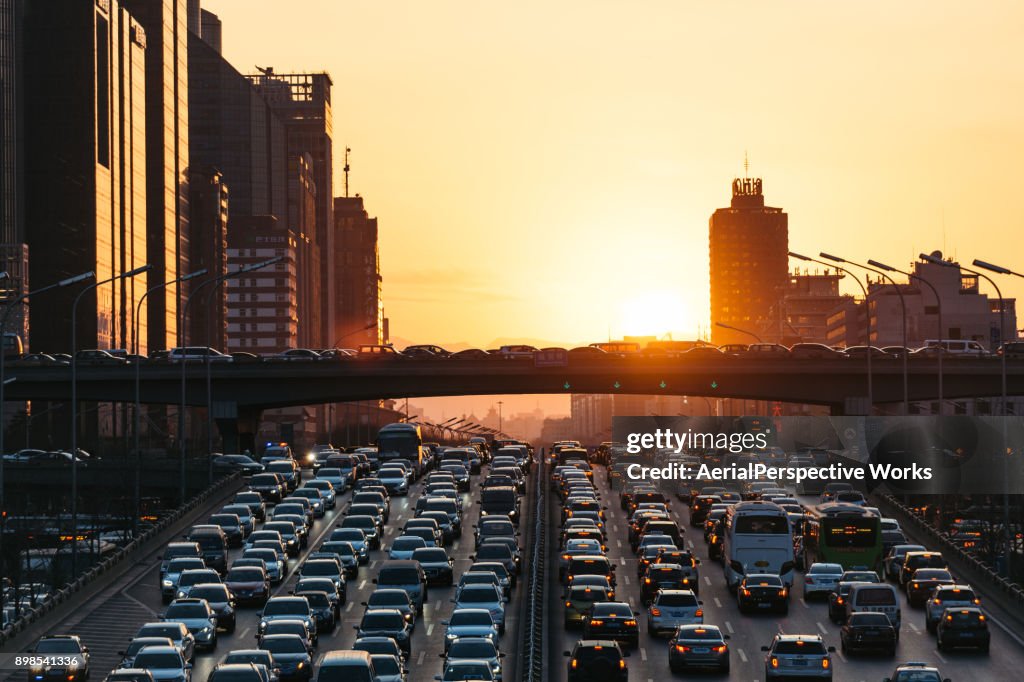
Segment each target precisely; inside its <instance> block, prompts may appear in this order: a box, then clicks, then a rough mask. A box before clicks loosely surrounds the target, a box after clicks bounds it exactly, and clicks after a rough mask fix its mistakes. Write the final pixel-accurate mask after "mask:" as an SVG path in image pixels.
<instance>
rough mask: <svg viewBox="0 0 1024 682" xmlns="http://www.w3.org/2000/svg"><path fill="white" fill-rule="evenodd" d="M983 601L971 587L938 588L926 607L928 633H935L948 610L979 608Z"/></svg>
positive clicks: (952, 586) (944, 586)
mask: <svg viewBox="0 0 1024 682" xmlns="http://www.w3.org/2000/svg"><path fill="white" fill-rule="evenodd" d="M980 603H981V599H979V598H978V595H976V594H975V593H974V590H972V589H971V588H970V586H969V585H942V586H941V587H936V588H935V590H934V591H933V592H932V593H931V596H930V597H929V598H928V601H927V602H925V605H924V624H925V626H927V628H928V632H935V628H936V626H937V625H938V624H939V621H940V620H942V613H943V611H945V610H946V609H959V608H966V607H968V606H977V605H978V604H980Z"/></svg>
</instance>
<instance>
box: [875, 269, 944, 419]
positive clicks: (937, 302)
mask: <svg viewBox="0 0 1024 682" xmlns="http://www.w3.org/2000/svg"><path fill="white" fill-rule="evenodd" d="M868 265H871V266H873V267H876V268H878V269H879V270H886V271H888V272H898V273H900V274H901V275H906V277H907V279H916V280H917V281H918V282H921V283H923V284H925V285H926V286H927V287H928V288H929V289H931V290H932V294H933V295H934V296H935V307H936V309H937V310H938V326H939V336H938V339H939V344H940V345H941V343H942V338H943V337H944V336H945V332H944V331H943V327H942V298H941V297H940V296H939V290H938V289H936V288H935V286H934V285H933V284H932V283H931V282H929V281H928V280H926V279H925V278H924V277H921V275H918V274H915V273H913V272H910V271H905V270H900V269H898V268H894V267H892V266H891V265H886V264H885V263H879V262H878V261H876V260H868ZM943 355H944V353H943V352H942V351H941V349H940V351H939V415H940V416H941V415H942V402H943V401H942V356H943Z"/></svg>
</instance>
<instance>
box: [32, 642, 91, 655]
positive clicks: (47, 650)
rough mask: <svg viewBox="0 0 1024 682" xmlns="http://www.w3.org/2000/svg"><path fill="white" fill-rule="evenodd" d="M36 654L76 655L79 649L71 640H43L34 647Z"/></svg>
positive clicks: (79, 651)
mask: <svg viewBox="0 0 1024 682" xmlns="http://www.w3.org/2000/svg"><path fill="white" fill-rule="evenodd" d="M35 653H37V654H78V653H81V649H79V647H78V643H77V642H75V640H73V639H44V640H42V641H40V642H39V644H38V645H37V646H36V650H35Z"/></svg>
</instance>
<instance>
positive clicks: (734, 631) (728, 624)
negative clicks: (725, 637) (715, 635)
mask: <svg viewBox="0 0 1024 682" xmlns="http://www.w3.org/2000/svg"><path fill="white" fill-rule="evenodd" d="M725 629H726V630H728V631H729V634H730V635H735V634H736V630H735V629H733V627H732V623H730V622H729V621H725Z"/></svg>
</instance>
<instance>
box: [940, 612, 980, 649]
mask: <svg viewBox="0 0 1024 682" xmlns="http://www.w3.org/2000/svg"><path fill="white" fill-rule="evenodd" d="M935 632H936V634H937V635H938V637H937V642H936V643H937V645H938V647H939V651H948V650H950V649H953V648H955V647H971V648H974V649H978V650H980V651H981V652H982V653H985V654H987V653H988V646H989V640H990V638H991V635H990V634H989V631H988V621H987V619H986V618H985V614H984V613H982V612H981V609H979V608H978V607H977V606H969V607H966V608H950V609H946V610H945V611H944V612H943V613H942V618H940V619H939V624H938V626H937V627H936V628H935Z"/></svg>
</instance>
